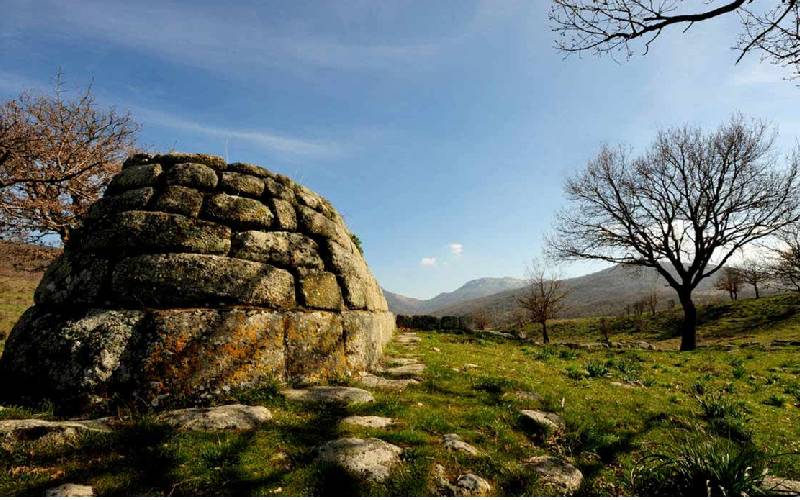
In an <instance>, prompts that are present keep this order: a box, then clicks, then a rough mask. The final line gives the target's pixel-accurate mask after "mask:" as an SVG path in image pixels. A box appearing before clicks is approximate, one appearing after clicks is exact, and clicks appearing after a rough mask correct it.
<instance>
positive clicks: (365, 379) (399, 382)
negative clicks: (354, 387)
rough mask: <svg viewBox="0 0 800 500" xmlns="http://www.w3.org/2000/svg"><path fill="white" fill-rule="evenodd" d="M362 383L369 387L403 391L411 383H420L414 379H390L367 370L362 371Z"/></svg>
mask: <svg viewBox="0 0 800 500" xmlns="http://www.w3.org/2000/svg"><path fill="white" fill-rule="evenodd" d="M361 383H362V384H364V385H365V386H367V387H372V388H375V389H384V390H388V391H402V390H403V389H405V388H406V387H408V386H409V385H413V384H419V382H418V381H416V380H413V379H388V378H383V377H379V376H377V375H374V374H372V373H367V372H362V373H361Z"/></svg>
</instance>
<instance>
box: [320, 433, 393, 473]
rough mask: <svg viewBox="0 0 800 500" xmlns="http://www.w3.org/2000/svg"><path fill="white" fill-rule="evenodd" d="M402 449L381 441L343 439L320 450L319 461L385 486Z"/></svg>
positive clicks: (327, 444)
mask: <svg viewBox="0 0 800 500" xmlns="http://www.w3.org/2000/svg"><path fill="white" fill-rule="evenodd" d="M401 453H402V449H400V447H398V446H395V445H393V444H389V443H387V442H385V441H381V440H380V439H375V438H368V439H358V438H341V439H337V440H335V441H328V442H327V443H325V444H323V445H322V446H320V448H319V450H318V454H317V460H318V461H319V462H321V463H324V464H330V465H335V466H338V467H341V468H342V469H344V470H346V471H347V472H349V473H350V474H353V475H355V476H358V477H361V478H362V479H365V480H368V481H375V482H383V481H386V480H387V479H388V478H389V475H390V474H391V471H392V469H393V468H394V467H395V466H396V465H398V464H399V463H400V454H401Z"/></svg>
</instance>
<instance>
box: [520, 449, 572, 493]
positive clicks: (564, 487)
mask: <svg viewBox="0 0 800 500" xmlns="http://www.w3.org/2000/svg"><path fill="white" fill-rule="evenodd" d="M526 464H527V465H528V466H529V467H531V468H532V469H533V471H534V472H535V473H536V474H537V475H538V476H539V481H541V482H542V483H544V484H546V485H549V486H552V487H554V488H556V489H558V490H559V491H560V492H561V493H564V494H570V493H574V492H575V491H577V490H578V489H579V488H580V487H581V483H582V482H583V474H581V471H579V470H578V469H577V468H576V467H575V466H574V465H572V464H570V463H568V462H565V461H564V460H561V459H559V458H555V457H550V456H542V457H533V458H530V459H528V460H526Z"/></svg>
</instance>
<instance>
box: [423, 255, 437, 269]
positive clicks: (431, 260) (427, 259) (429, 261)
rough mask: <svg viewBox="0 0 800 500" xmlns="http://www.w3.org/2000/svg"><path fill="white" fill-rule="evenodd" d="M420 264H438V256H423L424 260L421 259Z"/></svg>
mask: <svg viewBox="0 0 800 500" xmlns="http://www.w3.org/2000/svg"><path fill="white" fill-rule="evenodd" d="M419 265H420V266H422V267H433V266H435V265H436V257H423V258H422V260H420V261H419Z"/></svg>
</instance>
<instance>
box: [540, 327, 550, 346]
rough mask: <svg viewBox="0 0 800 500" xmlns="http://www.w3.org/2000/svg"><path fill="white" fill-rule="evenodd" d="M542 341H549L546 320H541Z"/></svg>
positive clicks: (546, 342)
mask: <svg viewBox="0 0 800 500" xmlns="http://www.w3.org/2000/svg"><path fill="white" fill-rule="evenodd" d="M542 342H544V343H545V344H549V343H550V337H549V336H548V335H547V321H542Z"/></svg>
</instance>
